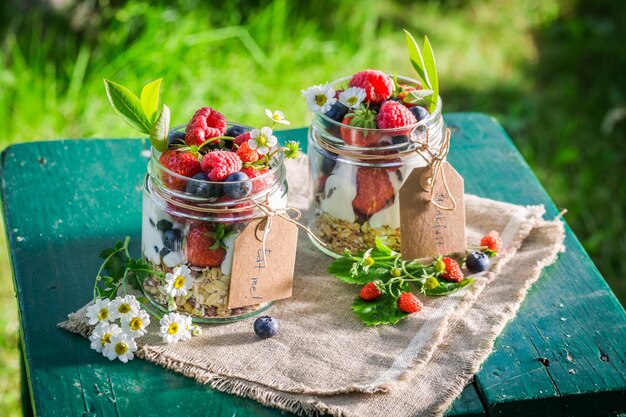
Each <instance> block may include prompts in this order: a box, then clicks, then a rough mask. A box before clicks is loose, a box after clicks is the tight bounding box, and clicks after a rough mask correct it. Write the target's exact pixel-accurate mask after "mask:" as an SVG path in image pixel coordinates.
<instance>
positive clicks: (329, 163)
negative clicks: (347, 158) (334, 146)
mask: <svg viewBox="0 0 626 417" xmlns="http://www.w3.org/2000/svg"><path fill="white" fill-rule="evenodd" d="M321 158H322V162H321V163H320V171H322V172H323V173H324V174H326V175H330V174H331V173H332V172H333V169H334V168H335V165H337V160H336V159H333V158H329V157H327V156H324V155H322V156H321Z"/></svg>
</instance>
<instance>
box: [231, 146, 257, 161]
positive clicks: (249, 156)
mask: <svg viewBox="0 0 626 417" xmlns="http://www.w3.org/2000/svg"><path fill="white" fill-rule="evenodd" d="M236 153H237V155H238V156H239V158H240V159H241V161H242V162H254V161H257V160H258V159H259V153H258V152H257V151H256V149H252V148H250V145H248V142H244V143H242V144H241V145H240V146H239V148H238V149H237V151H236Z"/></svg>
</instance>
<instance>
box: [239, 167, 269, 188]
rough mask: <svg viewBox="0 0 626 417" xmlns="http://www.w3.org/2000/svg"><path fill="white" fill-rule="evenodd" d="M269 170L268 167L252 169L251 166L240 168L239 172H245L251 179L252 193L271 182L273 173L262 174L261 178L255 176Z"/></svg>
mask: <svg viewBox="0 0 626 417" xmlns="http://www.w3.org/2000/svg"><path fill="white" fill-rule="evenodd" d="M269 170H270V169H269V168H262V169H254V168H252V167H248V168H241V172H243V173H244V174H246V175H247V176H248V178H250V179H251V180H252V192H253V193H258V192H259V191H261V190H263V189H264V188H267V187H268V186H269V185H270V184H271V183H272V180H273V179H274V176H273V175H267V176H264V177H263V178H257V177H260V176H263V175H264V174H267V172H268V171H269Z"/></svg>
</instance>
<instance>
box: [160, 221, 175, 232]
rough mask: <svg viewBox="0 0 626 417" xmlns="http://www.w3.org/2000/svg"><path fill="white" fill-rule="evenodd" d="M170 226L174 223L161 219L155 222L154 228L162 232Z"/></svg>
mask: <svg viewBox="0 0 626 417" xmlns="http://www.w3.org/2000/svg"><path fill="white" fill-rule="evenodd" d="M172 227H174V225H173V224H172V222H170V221H167V220H165V219H161V220H159V221H158V222H157V224H156V228H157V229H159V230H160V231H162V232H167V231H168V230H170V229H171V228H172Z"/></svg>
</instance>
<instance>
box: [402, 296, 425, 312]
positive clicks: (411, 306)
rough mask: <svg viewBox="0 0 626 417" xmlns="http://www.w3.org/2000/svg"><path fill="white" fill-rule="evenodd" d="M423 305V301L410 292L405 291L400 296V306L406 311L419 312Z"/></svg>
mask: <svg viewBox="0 0 626 417" xmlns="http://www.w3.org/2000/svg"><path fill="white" fill-rule="evenodd" d="M422 307H423V304H422V302H421V301H420V300H419V299H418V298H417V297H416V296H415V295H413V294H412V293H410V292H403V293H402V294H400V297H399V298H398V308H399V309H400V311H403V312H405V313H408V314H413V313H417V312H419V311H421V310H422Z"/></svg>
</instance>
